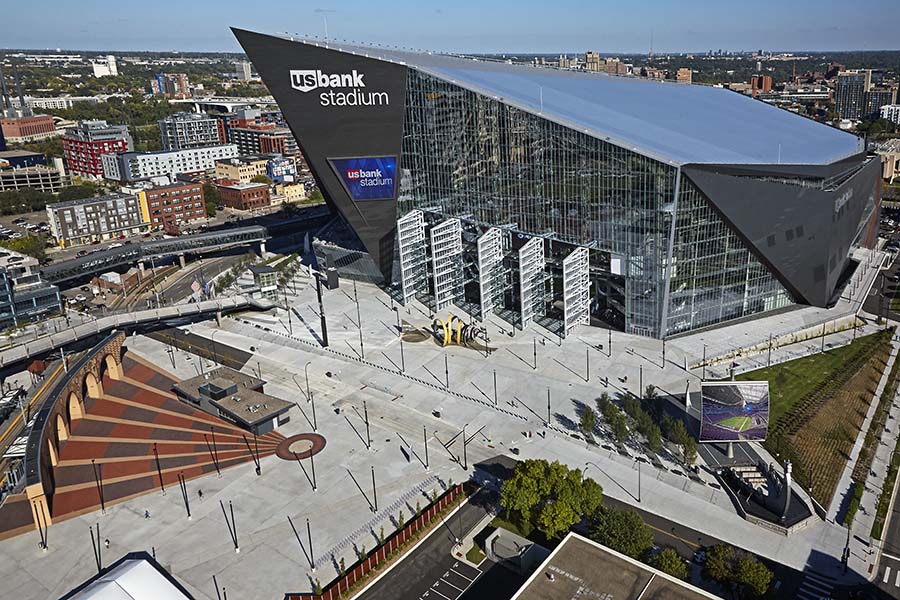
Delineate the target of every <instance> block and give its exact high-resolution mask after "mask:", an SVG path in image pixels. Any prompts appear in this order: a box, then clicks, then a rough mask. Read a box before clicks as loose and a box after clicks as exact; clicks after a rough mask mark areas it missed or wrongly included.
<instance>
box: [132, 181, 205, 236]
mask: <svg viewBox="0 0 900 600" xmlns="http://www.w3.org/2000/svg"><path fill="white" fill-rule="evenodd" d="M138 198H139V199H140V200H141V201H142V202H143V203H146V206H147V211H148V214H149V219H150V225H151V226H152V227H153V228H154V229H165V230H172V229H177V228H178V226H179V225H182V224H184V223H190V222H191V221H198V220H201V219H205V218H206V201H205V199H204V197H203V185H202V184H200V183H196V182H186V181H176V182H175V183H173V184H169V185H164V186H159V187H151V188H148V189H144V190H140V191H139V192H138Z"/></svg>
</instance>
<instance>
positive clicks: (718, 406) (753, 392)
mask: <svg viewBox="0 0 900 600" xmlns="http://www.w3.org/2000/svg"><path fill="white" fill-rule="evenodd" d="M768 429H769V382H768V381H729V382H715V383H713V382H704V383H703V384H701V387H700V441H701V442H754V441H760V442H761V441H763V440H765V439H766V432H767V431H768Z"/></svg>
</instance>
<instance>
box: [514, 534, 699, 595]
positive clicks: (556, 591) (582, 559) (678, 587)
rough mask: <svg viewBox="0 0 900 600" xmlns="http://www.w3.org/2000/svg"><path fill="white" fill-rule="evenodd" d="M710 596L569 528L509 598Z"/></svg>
mask: <svg viewBox="0 0 900 600" xmlns="http://www.w3.org/2000/svg"><path fill="white" fill-rule="evenodd" d="M551 574H552V576H553V580H552V581H551V579H550V575H551ZM715 597H716V596H713V595H711V594H708V593H706V592H704V591H703V590H700V589H698V588H695V587H694V586H692V585H690V584H688V583H684V582H682V581H678V580H677V579H674V578H672V577H669V576H668V575H664V574H663V573H660V572H659V571H656V570H655V569H651V568H650V567H648V566H646V565H643V564H641V563H639V562H638V561H636V560H633V559H631V558H628V557H626V556H623V555H621V554H619V553H617V552H614V551H613V550H610V549H609V548H606V547H605V546H601V545H600V544H597V543H595V542H592V541H590V540H588V539H585V538H583V537H581V536H580V535H577V534H574V533H570V534H569V535H568V536H566V539H564V540H563V542H562V543H561V544H560V545H559V546H558V547H557V548H556V550H554V551H553V553H552V554H551V555H550V556H549V557H548V558H547V560H546V561H544V563H543V564H542V565H541V566H540V567H539V568H538V569H537V570H536V571H535V572H534V574H533V575H532V576H531V578H530V579H529V580H528V581H527V582H526V583H525V585H524V586H522V588H521V589H520V590H519V591H518V592H517V593H516V595H515V596H513V600H571V599H572V598H615V600H637V599H638V598H640V599H641V600H654V599H658V600H699V599H701V598H703V599H704V600H705V599H706V598H715Z"/></svg>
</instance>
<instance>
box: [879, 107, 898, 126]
mask: <svg viewBox="0 0 900 600" xmlns="http://www.w3.org/2000/svg"><path fill="white" fill-rule="evenodd" d="M881 118H882V119H887V120H888V121H891V122H892V123H898V124H900V104H887V105H885V106H882V107H881Z"/></svg>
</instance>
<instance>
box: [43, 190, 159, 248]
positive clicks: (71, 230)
mask: <svg viewBox="0 0 900 600" xmlns="http://www.w3.org/2000/svg"><path fill="white" fill-rule="evenodd" d="M47 222H48V223H49V224H50V232H51V233H52V234H53V237H54V238H55V239H56V241H57V243H58V244H59V246H60V247H61V248H68V247H70V246H79V245H82V244H90V243H92V242H97V241H104V240H112V239H116V238H127V237H128V236H131V235H135V234H139V233H143V232H145V231H148V230H149V229H150V222H149V214H148V213H147V207H146V205H144V204H142V203H141V200H140V198H138V197H137V196H136V195H134V194H108V195H106V196H96V197H93V198H82V199H81V200H69V201H66V202H57V203H55V204H48V205H47Z"/></svg>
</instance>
